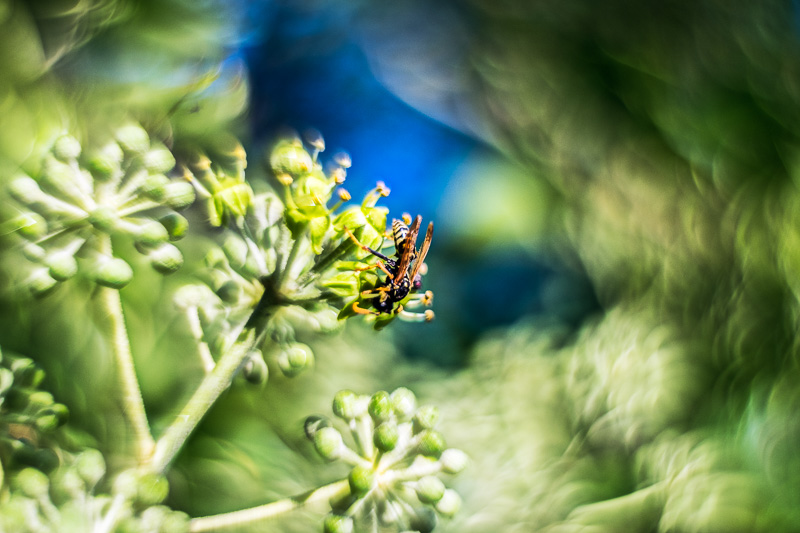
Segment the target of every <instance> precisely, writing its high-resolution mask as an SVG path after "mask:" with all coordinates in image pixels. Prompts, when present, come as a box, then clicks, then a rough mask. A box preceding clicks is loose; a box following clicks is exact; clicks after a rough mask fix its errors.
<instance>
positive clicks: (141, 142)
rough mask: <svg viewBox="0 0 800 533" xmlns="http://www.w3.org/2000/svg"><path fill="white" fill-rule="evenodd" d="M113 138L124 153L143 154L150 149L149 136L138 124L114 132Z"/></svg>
mask: <svg viewBox="0 0 800 533" xmlns="http://www.w3.org/2000/svg"><path fill="white" fill-rule="evenodd" d="M115 137H116V138H117V141H119V146H120V147H121V148H122V149H123V150H124V151H126V152H132V153H144V152H145V151H146V150H147V149H148V148H150V136H149V135H148V134H147V132H146V131H145V130H144V129H143V128H142V127H141V126H139V125H138V124H128V125H126V126H122V127H121V128H119V129H118V130H117V131H116V133H115Z"/></svg>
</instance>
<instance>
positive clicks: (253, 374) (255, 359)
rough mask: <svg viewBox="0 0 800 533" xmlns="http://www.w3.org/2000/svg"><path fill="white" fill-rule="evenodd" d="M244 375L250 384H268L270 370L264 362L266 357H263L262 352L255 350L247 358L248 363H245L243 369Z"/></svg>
mask: <svg viewBox="0 0 800 533" xmlns="http://www.w3.org/2000/svg"><path fill="white" fill-rule="evenodd" d="M242 375H243V376H244V379H246V380H247V381H248V383H252V384H253V385H263V384H264V383H266V381H267V377H268V376H269V368H267V363H266V362H264V357H263V356H262V355H261V352H259V351H255V350H254V351H252V352H250V355H249V356H248V357H247V362H245V364H244V367H243V368H242Z"/></svg>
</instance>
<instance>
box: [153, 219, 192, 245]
mask: <svg viewBox="0 0 800 533" xmlns="http://www.w3.org/2000/svg"><path fill="white" fill-rule="evenodd" d="M158 221H159V222H160V223H161V225H162V226H164V229H166V230H167V234H168V235H169V240H171V241H179V240H181V239H182V238H183V237H184V236H185V235H186V230H187V229H189V221H188V220H186V217H184V216H183V215H180V214H178V213H168V214H166V215H164V216H162V217H161V218H159V219H158Z"/></svg>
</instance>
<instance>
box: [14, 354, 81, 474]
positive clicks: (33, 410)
mask: <svg viewBox="0 0 800 533" xmlns="http://www.w3.org/2000/svg"><path fill="white" fill-rule="evenodd" d="M43 379H44V371H43V370H42V369H41V368H39V367H38V366H37V365H36V363H34V362H33V361H32V360H31V359H28V358H27V357H22V356H17V355H11V354H9V353H0V461H1V462H2V468H1V469H0V485H2V480H3V478H4V477H5V474H8V473H10V472H13V471H14V470H18V469H20V468H23V467H27V466H32V467H36V468H38V469H40V470H43V471H45V472H49V471H51V470H53V469H54V468H55V467H56V466H57V465H58V457H57V455H56V454H55V453H54V452H53V451H52V450H51V449H50V448H49V447H48V446H46V443H45V440H46V439H47V437H48V435H50V434H51V433H52V432H53V430H55V429H56V428H58V427H59V426H61V425H62V424H63V423H64V422H65V421H66V420H67V417H68V414H69V413H68V410H67V408H66V407H65V406H64V405H62V404H60V403H57V402H55V401H54V400H53V395H52V394H50V393H49V392H46V391H43V390H40V389H39V386H40V384H41V383H42V380H43Z"/></svg>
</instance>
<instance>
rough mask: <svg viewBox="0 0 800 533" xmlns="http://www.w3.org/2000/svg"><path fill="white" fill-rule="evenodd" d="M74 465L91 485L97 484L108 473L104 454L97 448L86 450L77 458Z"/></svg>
mask: <svg viewBox="0 0 800 533" xmlns="http://www.w3.org/2000/svg"><path fill="white" fill-rule="evenodd" d="M74 466H75V468H76V470H77V471H78V474H79V475H80V476H81V478H82V479H83V480H84V481H85V482H86V484H87V485H88V486H89V487H93V486H94V485H96V484H97V483H98V482H99V481H100V480H101V479H102V478H103V476H104V475H106V463H105V460H103V454H102V453H100V452H99V451H97V450H92V449H89V450H85V451H83V452H81V453H80V454H79V455H78V456H77V457H76V458H75V463H74Z"/></svg>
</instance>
